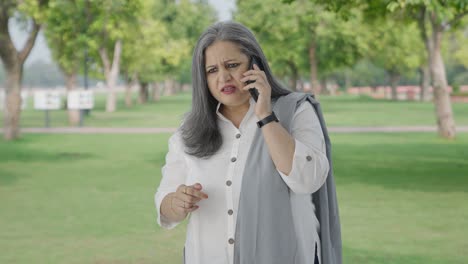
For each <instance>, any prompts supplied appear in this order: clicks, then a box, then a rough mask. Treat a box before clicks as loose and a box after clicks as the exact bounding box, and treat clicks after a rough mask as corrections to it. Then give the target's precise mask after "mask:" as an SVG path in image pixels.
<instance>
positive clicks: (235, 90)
mask: <svg viewBox="0 0 468 264" xmlns="http://www.w3.org/2000/svg"><path fill="white" fill-rule="evenodd" d="M248 67H249V58H248V57H247V56H246V55H245V54H244V53H242V52H241V51H240V49H239V47H238V46H237V45H236V44H234V43H232V42H229V41H217V42H215V43H213V44H212V45H211V46H209V47H208V48H206V50H205V74H206V79H207V82H208V88H209V89H210V92H211V94H212V95H213V96H214V98H216V100H218V102H220V103H221V104H223V105H225V106H227V107H237V106H245V105H247V106H248V105H249V98H250V93H249V92H248V91H244V90H242V88H243V87H244V83H242V82H241V81H240V79H242V77H243V75H242V74H243V73H244V72H246V71H247V70H248Z"/></svg>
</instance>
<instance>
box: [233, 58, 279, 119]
mask: <svg viewBox="0 0 468 264" xmlns="http://www.w3.org/2000/svg"><path fill="white" fill-rule="evenodd" d="M253 68H254V69H253V70H248V71H246V72H244V74H243V75H244V76H245V77H244V78H242V79H241V82H243V83H245V82H247V81H255V82H253V83H251V84H248V85H246V86H244V88H243V89H244V91H248V90H249V89H251V88H255V89H257V91H258V100H257V103H256V105H255V115H256V116H257V117H258V119H259V120H261V119H263V118H265V117H267V116H269V115H270V114H271V112H272V110H271V86H270V84H269V83H268V79H267V77H266V75H265V72H264V71H262V70H260V68H259V67H258V66H257V65H256V64H254V65H253Z"/></svg>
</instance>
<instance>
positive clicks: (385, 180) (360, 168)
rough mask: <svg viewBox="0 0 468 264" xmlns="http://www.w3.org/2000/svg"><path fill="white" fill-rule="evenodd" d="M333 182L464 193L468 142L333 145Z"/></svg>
mask: <svg viewBox="0 0 468 264" xmlns="http://www.w3.org/2000/svg"><path fill="white" fill-rule="evenodd" d="M333 161H334V172H335V175H336V178H337V184H350V183H363V184H372V185H379V186H382V187H384V188H391V189H404V190H416V191H430V192H456V191H458V192H468V188H467V187H466V186H468V177H467V175H468V144H467V143H461V144H437V143H399V142H395V144H392V143H388V144H385V143H383V144H362V145H361V144H334V151H333Z"/></svg>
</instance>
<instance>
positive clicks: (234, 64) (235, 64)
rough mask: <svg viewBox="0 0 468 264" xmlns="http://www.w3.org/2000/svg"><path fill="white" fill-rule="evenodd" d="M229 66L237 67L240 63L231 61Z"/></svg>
mask: <svg viewBox="0 0 468 264" xmlns="http://www.w3.org/2000/svg"><path fill="white" fill-rule="evenodd" d="M227 66H228V68H235V67H237V66H239V63H229V64H228V65H227Z"/></svg>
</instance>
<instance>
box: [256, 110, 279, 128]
mask: <svg viewBox="0 0 468 264" xmlns="http://www.w3.org/2000/svg"><path fill="white" fill-rule="evenodd" d="M273 121H274V122H279V120H278V118H277V117H276V115H275V112H271V115H269V116H267V117H265V118H263V119H262V120H260V121H258V122H257V126H258V128H261V127H262V126H264V125H266V124H268V123H270V122H273Z"/></svg>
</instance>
